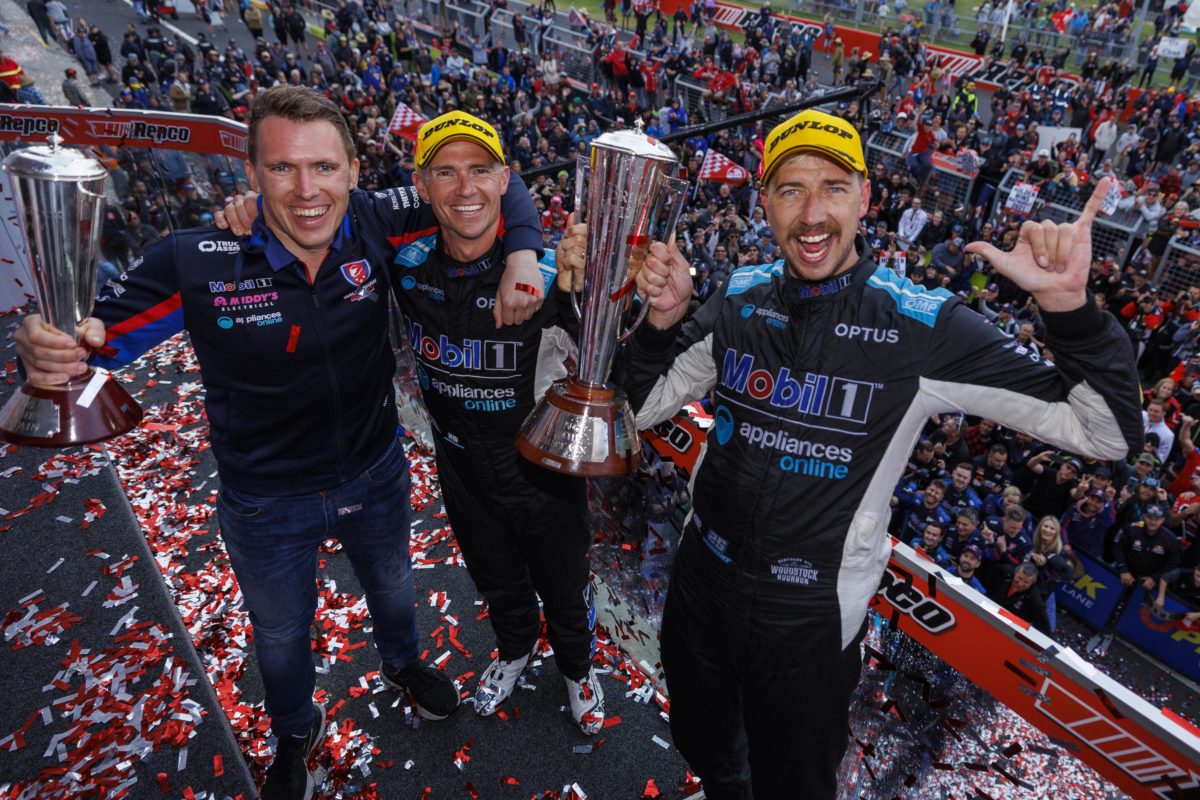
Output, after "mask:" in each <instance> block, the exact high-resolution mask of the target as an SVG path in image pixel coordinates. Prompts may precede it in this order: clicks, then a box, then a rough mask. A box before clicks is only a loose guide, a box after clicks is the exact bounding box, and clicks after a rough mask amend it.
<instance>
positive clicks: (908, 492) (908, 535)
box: [896, 478, 950, 541]
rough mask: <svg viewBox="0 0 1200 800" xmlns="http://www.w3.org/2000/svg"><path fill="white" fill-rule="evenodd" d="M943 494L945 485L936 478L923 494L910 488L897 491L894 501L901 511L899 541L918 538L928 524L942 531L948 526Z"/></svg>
mask: <svg viewBox="0 0 1200 800" xmlns="http://www.w3.org/2000/svg"><path fill="white" fill-rule="evenodd" d="M945 494H946V483H945V481H943V480H941V479H938V478H935V479H934V480H932V481H930V482H929V485H928V486H926V487H925V491H923V492H919V491H916V489H915V487H911V486H909V487H902V488H900V489H897V496H896V499H897V500H898V502H899V505H900V508H901V510H902V511H901V520H902V524H901V527H900V539H901V541H908V540H910V539H912V538H913V537H915V536H920V535H921V534H923V533H924V532H925V526H926V525H927V524H929V523H930V522H936V523H938V524H939V525H941V526H942V529H943V530H945V529H946V528H948V527H949V526H950V512H949V511H948V510H946V507H945V505H944V504H943V503H942V498H943V497H944V496H945Z"/></svg>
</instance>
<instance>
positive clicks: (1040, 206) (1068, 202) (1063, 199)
mask: <svg viewBox="0 0 1200 800" xmlns="http://www.w3.org/2000/svg"><path fill="white" fill-rule="evenodd" d="M1024 177H1025V173H1024V171H1023V170H1019V169H1010V170H1009V171H1008V172H1007V173H1005V175H1004V178H1003V179H1002V180H1001V181H1000V188H999V189H998V190H997V192H996V206H995V210H994V212H993V220H994V221H995V222H996V224H997V227H999V226H1000V225H1002V224H1005V223H1007V222H1008V220H1009V219H1010V218H1011V214H1010V212H1009V211H1008V210H1007V209H1006V208H1005V204H1006V203H1007V201H1008V196H1009V195H1010V194H1011V193H1012V190H1013V188H1014V187H1015V186H1016V185H1017V183H1018V182H1019V181H1021V180H1023V179H1024ZM1090 196H1091V194H1090V192H1088V193H1086V194H1085V193H1083V192H1078V191H1072V190H1069V189H1065V188H1062V187H1058V188H1055V187H1051V186H1049V185H1045V186H1043V187H1042V188H1041V191H1040V192H1039V193H1038V197H1037V200H1036V201H1035V202H1034V206H1033V211H1031V212H1030V213H1029V214H1026V215H1022V216H1025V217H1028V218H1029V219H1034V220H1043V219H1048V220H1052V221H1053V222H1074V221H1075V220H1077V219H1079V214H1080V212H1082V211H1083V207H1084V205H1085V204H1086V203H1087V200H1088V197H1090ZM1145 230H1146V225H1145V221H1144V220H1143V219H1142V216H1141V215H1140V214H1136V213H1132V212H1129V211H1124V210H1118V211H1117V212H1116V213H1114V214H1112V215H1104V216H1097V217H1096V219H1095V220H1094V221H1093V222H1092V257H1093V258H1106V257H1108V256H1112V257H1113V258H1114V259H1116V261H1117V263H1118V264H1123V263H1124V261H1125V257H1126V256H1127V255H1128V254H1129V253H1130V251H1131V250H1132V248H1133V247H1134V246H1135V245H1136V244H1137V243H1139V242H1140V241H1141V240H1142V238H1143V236H1144V235H1145Z"/></svg>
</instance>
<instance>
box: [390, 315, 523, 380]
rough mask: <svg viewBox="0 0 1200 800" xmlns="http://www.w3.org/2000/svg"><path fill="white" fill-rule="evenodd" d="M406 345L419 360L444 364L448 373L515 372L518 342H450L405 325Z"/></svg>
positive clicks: (415, 327)
mask: <svg viewBox="0 0 1200 800" xmlns="http://www.w3.org/2000/svg"><path fill="white" fill-rule="evenodd" d="M408 341H409V343H410V344H411V346H412V348H413V350H415V351H416V352H417V354H418V355H420V356H421V357H422V358H424V359H425V360H427V361H432V362H434V363H439V364H444V365H445V366H447V367H449V368H451V369H464V370H477V371H483V372H516V370H517V347H519V346H520V344H521V343H520V342H496V341H491V340H484V339H463V340H462V341H461V342H451V341H450V338H449V337H448V336H446V334H444V333H443V334H442V335H441V336H439V337H438V338H437V339H434V338H433V337H432V336H426V335H425V329H424V327H423V326H422V325H421V323H419V322H410V323H409V325H408Z"/></svg>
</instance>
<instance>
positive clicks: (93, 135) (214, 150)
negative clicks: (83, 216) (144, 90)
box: [0, 103, 247, 160]
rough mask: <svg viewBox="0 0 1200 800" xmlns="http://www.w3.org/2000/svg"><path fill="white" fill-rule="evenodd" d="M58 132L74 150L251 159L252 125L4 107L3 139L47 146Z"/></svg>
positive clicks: (153, 114)
mask: <svg viewBox="0 0 1200 800" xmlns="http://www.w3.org/2000/svg"><path fill="white" fill-rule="evenodd" d="M52 133H57V134H58V135H59V136H61V137H62V139H63V144H65V145H67V146H68V147H80V146H84V147H105V146H108V147H146V148H153V149H156V150H163V149H165V150H187V151H189V152H193V153H211V154H214V155H221V156H229V157H230V158H236V159H239V160H241V159H245V158H246V143H247V131H246V126H245V125H243V124H242V123H240V122H234V121H233V120H228V119H225V118H223V117H209V116H204V115H201V114H171V113H164V112H160V111H140V110H132V109H115V108H70V107H61V106H22V105H10V104H7V103H0V140H3V141H24V142H27V143H29V144H45V142H46V139H47V137H49V136H50V134H52Z"/></svg>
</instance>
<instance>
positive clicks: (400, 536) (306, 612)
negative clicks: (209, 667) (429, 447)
mask: <svg viewBox="0 0 1200 800" xmlns="http://www.w3.org/2000/svg"><path fill="white" fill-rule="evenodd" d="M409 511H410V506H409V476H408V461H407V459H406V458H405V455H404V446H403V444H402V442H401V440H400V439H399V438H398V437H397V438H396V439H395V440H394V441H393V442H392V445H391V447H389V448H388V451H387V452H386V453H384V455H383V456H382V457H381V458H380V459H379V460H378V461H376V462H375V463H374V464H373V465H372V466H371V467H370V468H369V469H367V471H366V472H364V473H363V474H361V475H359V476H358V477H357V478H355V479H354V480H352V481H350V482H349V483H346V484H343V485H342V486H338V487H336V488H334V489H330V490H328V491H323V492H316V493H313V494H303V495H296V496H293V497H256V496H253V495H248V494H245V493H243V492H238V491H236V490H234V489H231V488H229V487H221V492H220V494H219V495H218V497H217V521H218V522H219V524H220V526H221V538H222V539H224V541H225V549H226V551H228V553H229V560H230V563H231V564H232V566H233V571H234V574H235V575H236V576H237V579H238V585H239V586H240V587H241V590H242V601H243V603H244V604H245V606H246V608H247V610H248V611H249V612H250V622H251V624H252V625H253V627H254V652H255V654H256V655H257V656H258V667H259V670H260V672H261V673H262V680H263V687H264V688H265V690H266V706H267V713H269V714H270V715H271V722H272V728H273V729H274V731H275V735H276V736H284V735H299V734H303V733H307V732H308V728H309V725H310V724H311V723H312V695H313V688H314V669H313V655H312V644H311V641H310V634H309V631H310V629H311V627H312V623H313V616H314V614H315V613H316V610H317V586H316V573H317V547H318V546H319V545H320V544H321V542H323V541H325V540H326V539H337V540H339V541H340V542H341V543H342V548H343V549H344V550H345V552H346V555H347V556H348V557H349V559H350V564H351V565H352V566H353V567H354V574H355V575H356V576H357V577H358V581H359V583H360V584H362V587H363V589H364V590H365V592H366V598H367V607H368V608H369V609H370V611H371V618H372V621H373V622H374V631H375V632H374V638H375V647H376V648H377V649H378V650H379V655H380V656H381V657H382V659H383V664H384V666H385V667H386V668H387V670H388V671H389V672H390V671H393V670H398V669H402V668H404V667H407V666H408V665H410V664H412V663H414V662H415V661H416V660H417V620H416V615H415V611H414V608H413V606H414V605H415V602H416V599H415V597H414V595H413V578H412V568H411V565H410V562H409V554H408V534H409Z"/></svg>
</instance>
